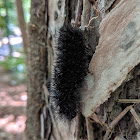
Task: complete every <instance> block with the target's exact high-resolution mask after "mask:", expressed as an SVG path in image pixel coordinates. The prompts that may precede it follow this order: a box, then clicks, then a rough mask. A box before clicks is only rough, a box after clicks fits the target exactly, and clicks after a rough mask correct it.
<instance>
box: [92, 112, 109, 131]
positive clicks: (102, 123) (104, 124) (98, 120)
mask: <svg viewBox="0 0 140 140" xmlns="http://www.w3.org/2000/svg"><path fill="white" fill-rule="evenodd" d="M93 115H94V117H93ZM93 115H92V116H91V117H90V118H92V119H93V120H94V121H95V122H97V123H99V124H101V125H103V126H105V127H106V128H107V129H108V130H109V131H111V129H110V127H109V126H108V125H107V124H106V123H104V122H102V121H101V120H100V119H99V117H98V116H97V114H96V113H94V114H93ZM95 117H96V119H95Z"/></svg>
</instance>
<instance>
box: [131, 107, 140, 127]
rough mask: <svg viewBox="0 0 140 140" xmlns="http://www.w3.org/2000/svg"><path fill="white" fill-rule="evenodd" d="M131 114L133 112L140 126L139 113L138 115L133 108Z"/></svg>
mask: <svg viewBox="0 0 140 140" xmlns="http://www.w3.org/2000/svg"><path fill="white" fill-rule="evenodd" d="M130 112H131V114H132V115H133V116H134V118H135V119H136V121H137V122H138V123H139V125H140V118H139V116H138V115H137V113H136V111H135V110H134V108H131V109H130Z"/></svg>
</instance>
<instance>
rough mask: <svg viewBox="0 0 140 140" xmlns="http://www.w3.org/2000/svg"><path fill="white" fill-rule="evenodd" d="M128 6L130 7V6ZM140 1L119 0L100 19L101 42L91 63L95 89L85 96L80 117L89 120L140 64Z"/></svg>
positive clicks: (88, 91) (87, 92)
mask: <svg viewBox="0 0 140 140" xmlns="http://www.w3.org/2000/svg"><path fill="white" fill-rule="evenodd" d="M130 5H131V6H130ZM139 17H140V1H139V0H134V1H133V3H132V1H131V0H127V1H126V0H122V1H120V2H119V4H118V5H117V6H116V7H115V8H114V9H113V10H112V11H111V12H110V13H109V14H108V15H107V16H106V17H105V18H104V19H103V21H102V22H101V25H100V35H101V37H100V40H99V45H98V47H97V49H96V53H95V55H94V56H93V58H92V61H91V63H90V72H91V73H92V74H93V78H94V86H93V85H92V86H91V83H90V82H89V83H88V81H87V85H90V89H87V91H86V92H85V93H84V94H85V98H84V103H83V111H82V112H83V114H84V115H85V116H86V117H88V116H90V115H92V113H94V111H95V109H96V108H97V107H98V106H100V105H101V104H103V103H104V102H105V101H106V100H107V99H108V98H109V97H110V94H111V93H112V92H113V91H115V90H116V89H117V88H118V87H119V86H120V85H121V84H122V83H123V82H124V81H125V79H126V77H127V75H128V73H129V72H130V71H131V70H132V69H133V68H134V67H135V66H136V65H138V64H139V63H140V59H139V57H140V25H139V23H140V18H139Z"/></svg>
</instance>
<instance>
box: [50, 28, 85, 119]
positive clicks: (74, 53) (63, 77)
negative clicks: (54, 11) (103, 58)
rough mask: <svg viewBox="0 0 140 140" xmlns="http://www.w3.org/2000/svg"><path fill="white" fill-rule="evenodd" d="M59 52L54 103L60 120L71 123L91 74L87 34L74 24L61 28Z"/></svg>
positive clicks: (54, 84) (53, 91)
mask: <svg viewBox="0 0 140 140" xmlns="http://www.w3.org/2000/svg"><path fill="white" fill-rule="evenodd" d="M55 49H56V51H55V57H54V63H55V64H54V67H53V72H52V79H51V87H50V89H51V95H50V101H51V103H52V104H53V106H54V109H55V112H56V116H57V118H58V119H60V120H63V121H71V120H72V119H73V118H74V117H75V116H76V114H77V113H78V111H79V108H80V101H81V95H80V89H81V87H82V83H83V81H84V77H85V75H86V71H87V64H86V63H87V50H86V44H85V38H84V33H83V32H82V31H81V30H80V29H79V28H76V27H72V26H71V25H67V26H63V27H61V28H60V30H59V36H58V40H57V45H56V48H55Z"/></svg>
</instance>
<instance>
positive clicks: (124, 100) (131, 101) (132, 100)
mask: <svg viewBox="0 0 140 140" xmlns="http://www.w3.org/2000/svg"><path fill="white" fill-rule="evenodd" d="M118 102H119V103H128V104H129V103H140V99H119V100H118Z"/></svg>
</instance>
